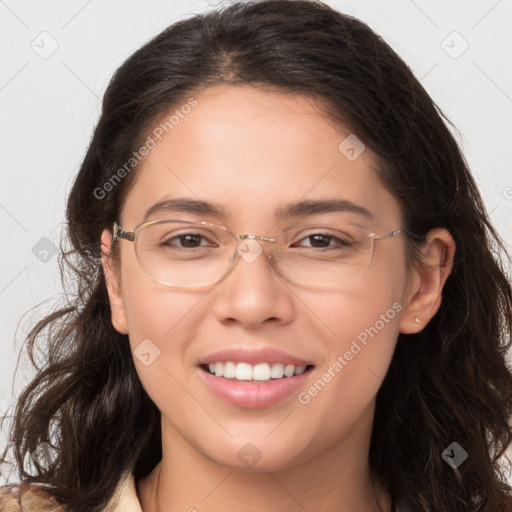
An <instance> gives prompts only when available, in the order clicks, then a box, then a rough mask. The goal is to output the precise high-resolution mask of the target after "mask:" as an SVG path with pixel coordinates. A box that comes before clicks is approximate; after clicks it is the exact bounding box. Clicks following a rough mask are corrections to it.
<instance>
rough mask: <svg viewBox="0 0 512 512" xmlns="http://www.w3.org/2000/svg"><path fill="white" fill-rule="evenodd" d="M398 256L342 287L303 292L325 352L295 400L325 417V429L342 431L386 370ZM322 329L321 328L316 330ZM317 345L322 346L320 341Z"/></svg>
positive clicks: (392, 341) (395, 325)
mask: <svg viewBox="0 0 512 512" xmlns="http://www.w3.org/2000/svg"><path fill="white" fill-rule="evenodd" d="M402 263H403V262H400V258H399V257H397V261H396V262H395V263H393V264H390V263H389V260H387V263H384V264H382V265H379V264H376V265H375V266H374V267H373V268H372V269H371V270H372V271H371V272H370V271H368V272H367V273H366V274H365V275H364V276H362V278H361V279H360V280H359V281H357V282H354V283H352V285H350V286H348V285H347V287H346V289H344V290H343V291H339V292H336V293H332V294H331V293H330V294H326V293H323V294H318V295H315V296H310V297H302V299H303V301H304V303H305V304H306V305H307V306H309V307H310V309H312V310H313V313H314V315H311V318H318V319H319V320H320V321H321V324H320V325H321V332H322V333H324V334H323V335H322V338H323V340H322V344H323V345H324V347H325V348H326V354H327V357H324V358H323V360H322V364H321V365H320V367H319V368H317V378H316V380H315V381H314V382H313V383H312V384H311V385H310V386H309V388H306V389H304V390H302V394H301V395H300V396H299V403H301V404H302V405H303V406H304V407H305V408H307V409H309V413H310V414H311V415H312V417H314V416H317V417H320V418H323V421H322V429H325V430H324V433H325V432H327V431H330V432H332V433H333V435H334V433H335V432H341V431H343V430H346V429H348V428H350V426H351V425H352V424H353V423H354V422H355V421H356V420H357V419H358V418H359V417H360V416H361V414H363V412H364V410H365V409H367V407H368V406H369V405H370V404H371V402H372V401H373V400H374V398H375V396H376V394H377V392H378V390H379V388H380V386H381V384H382V381H383V380H384V377H385V375H386V373H387V370H388V368H389V365H390V363H391V359H392V357H393V352H394V349H395V345H396V340H397V338H398V335H399V323H400V316H401V312H402V310H403V304H402V298H403V292H404V283H405V278H404V274H403V268H402ZM318 332H320V330H318ZM318 343H319V346H320V342H318Z"/></svg>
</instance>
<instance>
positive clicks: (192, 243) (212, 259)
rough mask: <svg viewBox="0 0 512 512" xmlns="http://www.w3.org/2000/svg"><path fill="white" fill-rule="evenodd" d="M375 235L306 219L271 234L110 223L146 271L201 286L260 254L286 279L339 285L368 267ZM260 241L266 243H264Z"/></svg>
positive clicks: (197, 225) (158, 278)
mask: <svg viewBox="0 0 512 512" xmlns="http://www.w3.org/2000/svg"><path fill="white" fill-rule="evenodd" d="M404 231H405V229H399V230H397V231H392V232H391V233H388V234H387V235H381V236H378V235H376V234H375V233H372V232H370V231H369V230H368V229H367V228H365V227H363V226H360V225H358V224H352V223H348V222H346V221H334V222H329V223H318V224H316V223H309V224H303V225H298V226H292V227H289V228H286V229H283V230H282V231H280V232H279V233H277V234H276V235H275V237H273V238H270V237H266V236H257V235H238V234H236V233H233V232H231V231H230V230H229V229H227V228H226V227H224V226H219V225H217V224H211V223H209V222H202V221H192V220H183V219H179V220H157V221H151V222H144V223H143V224H139V225H138V226H136V227H135V229H134V230H133V231H123V229H122V228H121V226H119V224H117V222H115V223H114V228H113V234H112V241H113V242H115V241H116V240H118V239H123V240H128V241H130V242H134V244H135V253H136V256H137V259H138V261H139V264H140V266H141V268H142V270H143V271H144V273H145V274H146V275H147V277H149V278H150V279H151V280H153V281H155V282H157V283H159V284H162V285H164V286H174V287H202V286H210V285H214V284H216V283H218V282H219V281H221V280H223V279H224V278H226V277H227V276H228V275H229V274H230V273H231V272H232V271H233V269H234V268H235V266H236V264H237V263H238V261H239V259H240V258H241V259H242V260H244V261H245V262H246V263H253V262H254V261H256V260H257V259H258V258H259V257H260V256H262V257H264V258H265V260H266V262H267V264H269V266H270V267H271V268H272V269H275V270H276V271H277V272H278V274H279V275H280V276H281V277H283V278H284V279H286V280H287V281H289V282H291V283H294V284H299V285H303V286H307V287H317V288H321V289H329V288H333V289H335V288H338V287H340V286H343V284H345V283H347V282H349V281H352V280H354V279H357V278H358V277H361V276H362V275H363V274H364V273H365V272H366V270H368V268H369V267H370V264H371V261H372V257H373V253H374V250H375V242H376V241H379V240H387V239H390V238H392V237H395V236H396V235H398V234H399V233H402V232H404ZM259 242H269V244H268V245H266V244H263V245H265V247H263V245H262V244H260V243H259Z"/></svg>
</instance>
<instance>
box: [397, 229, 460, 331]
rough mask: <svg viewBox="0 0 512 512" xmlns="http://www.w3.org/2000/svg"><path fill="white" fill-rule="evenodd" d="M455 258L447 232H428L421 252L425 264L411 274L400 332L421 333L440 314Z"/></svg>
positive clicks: (444, 230)
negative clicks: (438, 311)
mask: <svg viewBox="0 0 512 512" xmlns="http://www.w3.org/2000/svg"><path fill="white" fill-rule="evenodd" d="M454 256H455V242H454V240H453V238H452V236H451V234H450V232H449V231H448V230H447V229H444V228H436V229H433V230H431V231H429V233H428V235H427V243H426V245H425V246H424V247H423V248H422V261H421V263H419V264H418V267H417V268H415V269H414V270H412V271H411V272H412V275H411V276H410V281H409V288H408V291H407V299H406V301H405V307H404V312H403V314H402V317H401V321H400V332H402V333H404V334H414V333H417V332H419V331H421V330H422V329H423V328H424V327H425V325H427V324H428V322H430V320H431V319H432V317H433V316H434V315H435V314H436V313H437V310H438V309H439V306H440V305H441V298H442V297H441V296H442V291H443V287H444V284H445V282H446V279H447V278H448V276H449V275H450V273H451V271H452V266H453V258H454Z"/></svg>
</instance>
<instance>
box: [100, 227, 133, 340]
mask: <svg viewBox="0 0 512 512" xmlns="http://www.w3.org/2000/svg"><path fill="white" fill-rule="evenodd" d="M111 250H112V232H111V231H109V230H108V229H104V230H103V232H102V233H101V265H102V267H103V275H104V276H105V282H106V285H107V291H108V298H109V302H110V310H111V312H112V317H111V318H112V325H113V326H114V329H115V330H116V331H117V332H119V333H120V334H128V324H127V322H126V313H125V308H124V303H123V297H122V295H121V283H120V276H119V269H118V268H116V266H115V265H114V261H113V259H112V258H111V257H110V253H111Z"/></svg>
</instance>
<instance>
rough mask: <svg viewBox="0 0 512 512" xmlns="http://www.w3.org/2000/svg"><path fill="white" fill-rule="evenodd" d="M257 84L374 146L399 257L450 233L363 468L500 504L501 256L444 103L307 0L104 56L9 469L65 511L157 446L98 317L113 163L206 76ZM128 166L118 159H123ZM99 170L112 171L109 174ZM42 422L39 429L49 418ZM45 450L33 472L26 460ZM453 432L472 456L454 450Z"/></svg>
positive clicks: (420, 507) (416, 497) (270, 5)
mask: <svg viewBox="0 0 512 512" xmlns="http://www.w3.org/2000/svg"><path fill="white" fill-rule="evenodd" d="M219 83H227V84H253V85H259V86H268V87H273V88H275V89H277V90H281V91H285V92H290V93H299V94H304V95H308V96H310V97H314V98H316V99H318V100H320V102H321V104H322V105H323V106H324V107H325V112H326V115H328V116H329V117H330V118H331V119H333V120H334V121H336V122H339V123H341V124H342V125H343V126H344V127H347V128H349V129H350V131H351V132H352V133H354V134H356V135H357V137H358V138H360V139H361V140H362V141H363V142H364V144H365V145H367V146H368V147H370V148H371V149H372V150H373V152H375V153H376V154H377V155H378V156H379V157H380V159H381V161H382V162H383V165H382V167H381V169H380V171H379V172H380V174H381V177H382V179H383V181H384V183H385V184H386V186H387V187H388V188H389V190H390V191H391V192H392V193H393V194H394V196H395V197H396V198H397V199H398V200H399V201H400V202H401V204H402V207H403V214H404V218H405V221H406V223H407V226H408V230H409V233H407V234H406V236H407V243H408V247H409V248H410V249H411V251H410V253H409V254H410V258H412V259H414V258H415V254H417V253H416V252H415V251H416V249H418V247H421V244H422V243H423V242H424V241H425V235H426V234H427V232H428V231H429V230H431V229H433V228H435V227H444V228H446V229H448V230H449V231H450V233H451V235H452V236H453V238H454V240H455V243H456V254H455V260H454V265H453V270H452V273H451V275H450V276H449V278H448V280H447V282H446V285H445V287H444V290H443V300H442V304H441V307H440V309H439V311H438V312H437V314H436V315H435V316H434V317H433V318H432V320H431V321H430V322H429V324H428V325H427V326H426V327H425V328H424V329H423V330H422V331H421V332H419V333H418V334H414V335H405V334H400V335H399V337H398V341H397V346H396V350H395V353H394V357H393V360H392V363H391V366H390V368H389V371H388V374H387V376H386V377H385V380H384V382H383V383H382V386H381V388H380V389H379V392H378V395H377V404H376V411H375V419H374V428H373V433H372V439H371V447H370V467H371V470H372V473H373V474H374V475H375V476H376V477H377V478H378V479H379V480H380V481H381V482H382V483H383V484H384V485H385V486H386V487H387V489H388V490H389V492H390V493H391V496H392V500H393V509H394V510H397V511H398V510H408V511H410V510H414V511H415V512H420V511H424V512H427V511H434V510H435V511H436V512H457V511H460V512H462V511H463V512H468V511H477V510H478V511H482V512H501V511H508V510H512V498H511V496H510V487H509V486H508V485H506V484H505V479H506V476H505V475H504V473H503V471H504V468H503V466H502V465H500V460H502V459H501V457H502V455H503V454H504V452H505V449H506V448H507V446H508V445H509V443H510V440H511V431H510V427H509V423H508V422H509V417H510V415H511V412H512V375H511V372H510V370H509V368H508V367H507V365H506V361H505V356H506V352H507V350H508V349H509V347H510V344H511V334H512V290H511V286H510V283H509V281H508V279H507V271H508V270H507V268H508V266H509V264H510V257H509V255H508V254H507V252H506V250H505V247H504V244H503V242H502V241H501V240H500V238H499V236H498V234H497V233H496V231H495V230H494V229H493V227H492V225H491V224H490V222H489V217H488V215H487V213H486V210H485V207H484V204H483V201H482V199H481V197H480V194H479V192H478V190H477V187H476V185H475V181H474V179H473V178H472V176H471V174H470V172H469V170H468V166H467V164H466V162H465V161H464V158H463V156H462V154H461V151H460V149H459V147H458V145H457V143H456V141H455V140H454V138H453V136H452V135H451V133H450V130H449V129H448V128H447V121H446V119H445V118H444V115H443V114H442V112H441V111H440V109H439V108H438V107H437V106H436V105H435V104H434V103H433V101H432V99H431V98H430V97H429V95H428V94H427V93H426V91H425V90H424V89H423V87H422V86H421V84H420V83H419V82H418V80H417V79H416V78H415V77H414V75H413V73H412V72H411V70H410V69H409V68H408V67H407V65H406V64H405V63H404V62H403V61H402V60H401V59H400V58H399V57H398V56H397V55H396V53H395V52H394V51H393V50H392V49H391V48H390V47H389V46H388V45H387V44H386V43H385V42H384V41H383V40H382V39H381V38H380V37H379V36H377V35H376V34H375V33H374V32H373V31H372V30H371V29H370V28H369V27H368V26H367V25H365V24H364V23H362V22H361V21H359V20H357V19H354V18H352V17H350V16H346V15H343V14H341V13H339V12H337V11H335V10H334V9H332V8H330V7H329V6H327V5H325V4H323V3H321V2H314V1H290V0H288V1H285V0H269V1H261V2H244V3H237V4H234V5H231V6H227V7H223V8H221V9H217V10H214V11H211V12H209V13H204V14H201V15H194V16H193V17H190V18H188V19H184V20H182V21H179V22H178V23H175V24H173V25H171V26H170V27H169V28H167V29H166V30H164V31H163V32H162V33H161V34H159V35H158V36H156V37H155V38H154V39H153V40H151V41H150V42H148V43H147V44H146V45H144V46H143V47H142V48H141V49H139V50H138V51H137V52H136V53H134V54H133V55H132V56H131V57H130V58H129V59H128V60H127V61H126V62H125V63H124V64H123V65H122V66H121V67H120V68H119V69H118V70H117V71H116V73H115V75H114V77H113V79H112V81H111V82H110V84H109V86H108V88H107V91H106V93H105V96H104V99H103V107H102V114H101V117H100V119H99V122H98V124H97V126H96V128H95V131H94V136H93V139H92V141H91V143H90V145H89V148H88V151H87V153H86V155H85V158H84V160H83V163H82V165H81V168H80V170H79V172H78V175H77V177H76V180H75V182H74V186H73V188H72V190H71V193H70V195H69V200H68V205H67V239H68V240H69V241H70V243H71V244H72V248H71V250H70V251H68V252H66V254H65V255H64V262H65V263H66V265H67V269H68V271H70V272H71V276H72V282H73V283H74V285H73V286H74V288H75V289H73V293H72V294H69V296H70V297H73V299H72V300H70V302H69V304H66V305H65V306H64V307H61V308H60V309H58V310H57V311H55V312H54V313H53V314H51V315H49V316H47V317H45V318H44V319H42V320H41V321H40V322H39V323H38V324H37V325H36V326H35V327H34V328H33V330H32V331H31V332H30V335H29V337H28V340H27V351H28V352H29V354H31V357H32V354H33V350H34V343H35V342H36V340H38V341H41V340H45V341H46V352H45V353H46V358H47V359H46V361H45V365H43V367H42V368H41V369H40V370H39V372H38V373H37V375H36V376H35V378H34V379H33V380H32V381H31V382H30V383H29V384H28V385H27V387H26V388H25V389H24V391H23V392H22V394H21V396H20V397H19V400H18V402H17V405H16V409H15V411H14V421H13V424H12V430H11V433H10V443H9V445H8V446H7V448H6V451H5V452H4V454H3V457H2V459H1V460H7V459H6V454H7V451H8V449H9V448H12V451H13V454H14V457H15V461H16V464H17V467H18V470H19V474H20V479H21V480H22V481H23V482H28V483H35V482H40V483H44V484H46V485H48V486H49V488H50V489H51V493H52V495H53V496H55V499H56V500H57V501H58V502H59V503H62V504H66V505H67V507H68V508H67V509H68V510H72V511H76V512H82V511H83V512H85V511H87V512H100V511H102V510H104V506H105V503H106V502H107V501H108V499H109V498H110V497H111V496H112V493H113V491H114V489H115V488H116V486H117V484H118V483H119V480H120V478H121V475H122V474H123V473H125V472H126V471H133V473H134V476H135V479H136V480H137V479H139V478H142V477H143V476H146V475H147V474H148V473H149V472H150V471H151V470H152V469H153V468H154V466H155V465H156V464H157V463H158V462H159V460H160V459H161V456H162V452H161V432H160V412H159V410H158V409H157V407H156V406H155V404H154V403H153V402H152V401H151V399H150V398H149V396H148V395H147V394H146V392H145V390H144V389H143V387H142V386H141V383H140V381H139V378H138V376H137V373H136V370H135V366H134V363H133V356H132V353H131V351H130V345H129V342H128V339H127V337H126V336H123V335H121V334H119V333H117V332H116V331H115V330H114V329H113V327H112V324H111V321H110V307H109V301H108V297H107V291H106V286H105V279H104V275H103V273H102V269H101V264H100V258H99V256H100V234H101V232H102V230H103V229H105V228H109V229H110V228H111V226H112V224H113V222H114V220H115V219H116V217H117V215H118V213H119V210H120V206H121V204H122V201H123V197H124V195H125V194H126V191H127V190H128V188H129V186H130V183H131V182H132V180H133V177H134V176H135V174H136V172H137V169H138V167H139V166H138V165H134V166H133V168H129V170H127V171H126V173H121V174H122V179H119V180H114V181H115V183H114V181H113V177H114V176H115V175H117V176H118V177H119V176H120V174H119V169H120V168H122V167H123V166H124V165H126V162H129V161H130V159H131V158H133V155H134V152H136V151H137V149H138V148H140V146H141V144H143V142H144V140H147V137H148V134H149V133H150V130H151V129H152V128H153V127H154V126H155V124H156V123H158V122H159V120H161V119H162V118H163V117H164V116H165V115H166V114H167V115H168V113H169V112H170V111H172V110H173V109H174V108H176V107H177V106H179V105H180V104H182V103H186V102H187V99H189V98H190V97H191V96H192V94H194V93H197V91H200V90H201V89H203V88H206V87H208V86H211V85H214V84H219ZM125 170H126V168H125ZM107 182H109V183H110V184H111V186H108V187H105V183H107ZM52 432H53V436H52ZM44 442H46V443H49V444H50V445H52V446H54V447H55V449H56V451H57V457H56V458H55V460H54V461H53V463H52V464H51V465H50V466H49V467H47V468H43V467H40V465H39V464H38V463H37V462H34V466H35V469H36V473H37V474H36V475H33V474H31V473H30V472H27V471H26V469H25V465H24V461H25V458H26V456H27V455H28V454H30V453H32V452H33V451H34V450H35V449H36V448H37V447H38V446H39V445H40V444H41V443H44ZM452 442H457V443H458V444H459V445H460V446H461V447H462V448H463V449H464V450H465V451H466V452H467V453H468V458H467V460H465V461H464V462H463V463H462V464H461V465H460V466H459V467H458V468H455V469H454V468H452V467H451V466H450V465H449V464H447V463H446V462H445V461H444V460H443V458H442V455H441V454H442V452H443V451H444V450H445V448H447V447H448V446H449V445H450V444H451V443H452Z"/></svg>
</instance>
